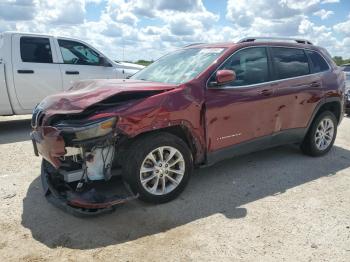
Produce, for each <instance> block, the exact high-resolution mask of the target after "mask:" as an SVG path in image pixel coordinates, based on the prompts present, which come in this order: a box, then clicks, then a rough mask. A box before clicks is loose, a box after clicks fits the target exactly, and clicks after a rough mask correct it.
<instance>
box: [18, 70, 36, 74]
mask: <svg viewBox="0 0 350 262" xmlns="http://www.w3.org/2000/svg"><path fill="white" fill-rule="evenodd" d="M17 73H18V74H34V70H17Z"/></svg>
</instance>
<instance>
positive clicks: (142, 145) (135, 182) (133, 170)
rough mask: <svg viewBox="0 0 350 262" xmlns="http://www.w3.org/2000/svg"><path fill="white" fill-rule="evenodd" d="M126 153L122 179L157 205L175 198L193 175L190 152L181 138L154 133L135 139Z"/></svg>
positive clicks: (142, 196) (145, 199) (144, 198)
mask: <svg viewBox="0 0 350 262" xmlns="http://www.w3.org/2000/svg"><path fill="white" fill-rule="evenodd" d="M160 152H162V154H160ZM174 152H175V153H174ZM126 155H127V158H126V159H127V160H126V161H125V162H124V164H123V177H124V180H125V181H126V182H127V183H128V184H129V185H130V187H131V189H132V190H133V191H134V193H138V194H139V198H140V199H141V200H142V201H145V202H150V203H156V204H159V203H165V202H169V201H171V200H173V199H175V198H176V197H177V196H178V195H179V194H180V193H181V192H182V191H183V190H184V189H185V187H186V185H187V183H188V181H189V179H190V176H191V174H192V169H193V160H192V154H191V151H190V150H189V148H188V146H187V145H186V143H185V142H184V141H183V140H181V139H180V138H179V137H177V136H174V135H172V134H169V133H165V132H157V133H154V134H149V135H145V136H143V137H141V138H139V139H137V140H136V141H135V142H133V143H132V144H131V146H130V148H129V149H128V150H127V152H126ZM161 155H162V157H163V159H161V158H160V157H161ZM171 155H172V157H171ZM162 160H163V161H162ZM174 163H175V164H174ZM141 168H142V169H141ZM148 170H149V171H148ZM174 171H176V172H174ZM181 174H182V175H181ZM152 177H153V178H152ZM141 179H142V180H143V183H142V182H141ZM145 181H147V182H145ZM156 184H157V185H156ZM164 188H165V189H164Z"/></svg>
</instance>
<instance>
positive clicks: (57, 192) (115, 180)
mask: <svg viewBox="0 0 350 262" xmlns="http://www.w3.org/2000/svg"><path fill="white" fill-rule="evenodd" d="M31 138H32V141H33V146H34V152H35V154H36V155H39V154H40V155H42V156H43V158H44V160H43V162H42V167H41V181H42V185H43V188H44V193H45V196H46V198H47V199H48V200H49V201H50V202H51V203H53V204H54V205H56V206H57V207H60V208H62V209H64V210H65V211H67V212H69V213H72V214H74V215H78V216H91V215H98V214H102V213H106V212H111V211H113V210H114V207H115V206H116V205H118V204H122V203H125V202H127V201H130V200H133V199H135V198H137V196H136V195H134V194H133V193H132V192H131V190H129V187H128V186H127V185H126V184H125V183H124V181H123V180H122V178H121V176H116V170H112V171H111V172H112V173H113V175H112V176H111V177H108V178H107V177H105V179H100V180H91V179H88V178H87V176H88V175H87V173H88V172H89V173H90V175H91V177H93V176H94V173H93V172H94V171H96V168H95V169H94V168H91V171H90V170H89V169H88V167H89V163H88V164H86V163H87V161H90V165H91V163H93V161H94V160H93V159H91V153H90V155H89V154H87V155H86V157H85V154H84V157H82V159H81V160H80V161H81V162H82V167H83V168H85V169H84V170H85V171H84V172H85V173H81V174H86V180H85V181H84V186H82V187H80V186H79V183H82V181H83V180H82V179H83V176H84V175H83V176H82V175H80V177H79V178H78V179H75V180H73V181H70V180H68V181H67V179H66V177H65V175H64V172H63V171H64V170H62V168H66V167H67V164H72V163H73V164H74V162H72V161H70V162H65V156H66V155H67V150H66V149H67V147H66V145H65V142H64V139H63V137H62V136H61V135H60V131H59V130H58V129H56V128H55V127H39V128H37V129H35V130H34V131H33V132H32V133H31ZM108 139H110V138H100V139H99V140H98V141H95V143H97V145H98V143H106V141H110V140H108ZM113 141H114V140H113ZM89 143H91V141H90V142H89ZM111 145H113V146H114V144H111V143H109V144H108V146H111ZM88 157H89V158H88ZM95 157H96V156H95ZM93 158H94V157H93ZM87 159H88V160H87ZM96 159H98V158H97V157H96ZM75 164H76V163H75ZM94 167H96V165H95V166H94ZM68 168H70V167H69V165H68ZM87 170H89V171H88V172H87Z"/></svg>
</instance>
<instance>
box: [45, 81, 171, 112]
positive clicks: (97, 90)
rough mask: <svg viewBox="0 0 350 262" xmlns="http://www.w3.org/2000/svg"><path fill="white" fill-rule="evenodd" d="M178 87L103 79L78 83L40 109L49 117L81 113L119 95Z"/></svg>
mask: <svg viewBox="0 0 350 262" xmlns="http://www.w3.org/2000/svg"><path fill="white" fill-rule="evenodd" d="M175 87H176V85H174V84H166V83H158V82H150V81H142V80H133V79H101V80H85V81H79V82H76V83H75V84H74V85H73V86H72V87H71V88H70V89H69V90H67V91H65V92H62V93H58V94H55V95H51V96H48V97H46V98H45V99H44V100H43V101H42V102H41V103H40V104H39V107H40V108H41V109H42V110H44V111H45V113H46V114H47V115H53V114H73V113H80V112H82V111H83V110H84V109H86V108H87V107H89V106H91V105H93V104H96V103H98V102H101V101H102V100H105V99H107V98H109V97H111V96H114V95H117V94H127V93H128V94H132V93H135V94H136V93H137V92H154V91H167V90H171V89H174V88H175Z"/></svg>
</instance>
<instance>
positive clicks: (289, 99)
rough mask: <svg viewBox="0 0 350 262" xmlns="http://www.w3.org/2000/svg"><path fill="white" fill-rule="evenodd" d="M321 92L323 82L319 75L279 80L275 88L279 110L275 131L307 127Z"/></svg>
mask: <svg viewBox="0 0 350 262" xmlns="http://www.w3.org/2000/svg"><path fill="white" fill-rule="evenodd" d="M321 94H322V83H321V79H320V76H319V75H308V76H305V77H300V78H295V79H290V80H282V81H281V82H279V84H278V87H277V88H276V90H275V103H276V105H277V111H276V122H275V123H276V124H275V128H274V131H275V132H279V131H282V130H287V129H292V128H304V127H306V126H307V125H308V122H309V120H310V118H311V115H312V113H313V111H314V109H315V108H316V105H317V104H318V102H319V101H320V99H321Z"/></svg>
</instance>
